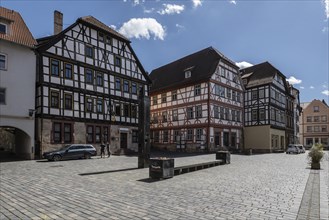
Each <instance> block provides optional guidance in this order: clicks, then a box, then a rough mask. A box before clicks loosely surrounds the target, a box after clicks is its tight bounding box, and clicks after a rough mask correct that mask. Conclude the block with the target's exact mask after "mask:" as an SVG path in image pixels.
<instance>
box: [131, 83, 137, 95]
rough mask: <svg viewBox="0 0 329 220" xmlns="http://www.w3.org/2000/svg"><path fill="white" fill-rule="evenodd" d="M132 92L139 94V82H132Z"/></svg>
mask: <svg viewBox="0 0 329 220" xmlns="http://www.w3.org/2000/svg"><path fill="white" fill-rule="evenodd" d="M131 93H132V94H137V84H136V83H131Z"/></svg>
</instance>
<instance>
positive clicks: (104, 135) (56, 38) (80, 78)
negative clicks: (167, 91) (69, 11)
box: [36, 12, 150, 154]
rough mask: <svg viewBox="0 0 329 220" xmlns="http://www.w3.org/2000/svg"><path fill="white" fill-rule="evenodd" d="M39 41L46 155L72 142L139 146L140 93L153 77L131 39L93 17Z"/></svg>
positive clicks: (40, 124) (40, 136) (40, 137)
mask: <svg viewBox="0 0 329 220" xmlns="http://www.w3.org/2000/svg"><path fill="white" fill-rule="evenodd" d="M54 16H55V22H54V23H55V28H54V30H55V34H54V35H53V36H50V37H45V38H41V39H38V43H39V45H38V48H37V51H38V67H37V95H36V110H37V123H36V124H37V128H36V132H37V143H38V147H39V148H38V150H39V152H40V154H41V153H42V152H44V151H48V150H51V149H56V148H59V147H61V146H63V145H65V144H71V143H91V144H94V146H95V147H99V145H100V144H101V143H102V142H104V143H107V142H110V144H111V151H112V152H113V153H119V152H122V151H129V150H132V151H137V149H138V123H139V120H138V111H139V106H138V96H139V92H140V91H141V90H142V91H143V93H145V95H146V96H148V90H149V89H148V87H149V84H150V80H149V78H148V75H147V74H146V72H145V70H144V69H143V66H142V65H141V63H140V61H139V60H138V58H137V56H136V54H135V53H134V51H133V49H132V47H131V45H130V43H131V42H130V41H129V40H128V39H127V38H126V37H124V36H123V35H121V34H120V33H118V32H116V31H115V30H113V29H111V28H109V26H108V25H105V24H104V23H102V22H100V21H99V20H97V19H96V18H94V17H92V16H87V17H81V18H78V19H77V20H76V22H75V23H74V24H72V25H70V26H69V27H67V28H66V29H65V30H62V22H63V15H62V14H61V13H60V12H55V14H54Z"/></svg>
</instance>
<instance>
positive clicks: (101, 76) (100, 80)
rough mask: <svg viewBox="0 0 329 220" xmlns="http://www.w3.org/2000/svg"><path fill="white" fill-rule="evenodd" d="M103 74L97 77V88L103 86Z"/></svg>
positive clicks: (98, 74)
mask: <svg viewBox="0 0 329 220" xmlns="http://www.w3.org/2000/svg"><path fill="white" fill-rule="evenodd" d="M103 82H104V80H103V73H97V75H96V83H97V86H103Z"/></svg>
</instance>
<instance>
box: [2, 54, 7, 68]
mask: <svg viewBox="0 0 329 220" xmlns="http://www.w3.org/2000/svg"><path fill="white" fill-rule="evenodd" d="M0 55H1V56H4V57H5V66H4V68H1V66H0V70H7V67H8V55H7V54H4V53H0Z"/></svg>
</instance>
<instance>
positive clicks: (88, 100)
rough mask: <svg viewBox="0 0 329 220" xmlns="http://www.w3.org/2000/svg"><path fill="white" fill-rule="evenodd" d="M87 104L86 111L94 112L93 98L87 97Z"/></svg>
mask: <svg viewBox="0 0 329 220" xmlns="http://www.w3.org/2000/svg"><path fill="white" fill-rule="evenodd" d="M86 103H87V106H86V111H87V112H93V100H92V99H91V98H87V102H86Z"/></svg>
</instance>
